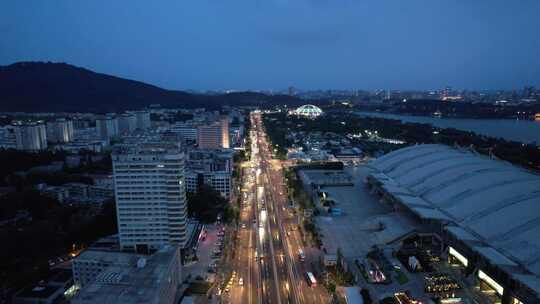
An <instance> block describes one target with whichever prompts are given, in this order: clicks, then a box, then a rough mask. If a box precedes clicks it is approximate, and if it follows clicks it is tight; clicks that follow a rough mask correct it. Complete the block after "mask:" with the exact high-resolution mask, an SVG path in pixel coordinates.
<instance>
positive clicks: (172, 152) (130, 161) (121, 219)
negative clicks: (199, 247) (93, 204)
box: [112, 143, 187, 252]
mask: <svg viewBox="0 0 540 304" xmlns="http://www.w3.org/2000/svg"><path fill="white" fill-rule="evenodd" d="M112 158H113V171H114V181H115V196H116V210H117V218H118V232H119V237H120V246H121V247H122V249H123V250H133V251H137V252H151V251H153V250H157V249H158V248H160V247H161V246H163V245H169V244H178V245H179V246H180V247H183V246H184V245H185V243H186V239H187V236H186V223H187V205H186V194H185V180H184V179H185V176H184V154H183V153H182V152H181V150H180V147H179V146H177V145H174V144H171V143H155V144H152V143H145V144H142V145H137V146H129V147H125V146H124V147H118V148H117V149H116V150H115V151H114V153H113V157H112Z"/></svg>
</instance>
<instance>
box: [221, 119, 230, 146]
mask: <svg viewBox="0 0 540 304" xmlns="http://www.w3.org/2000/svg"><path fill="white" fill-rule="evenodd" d="M221 147H222V148H224V149H229V148H230V140H229V117H228V116H225V115H224V116H221Z"/></svg>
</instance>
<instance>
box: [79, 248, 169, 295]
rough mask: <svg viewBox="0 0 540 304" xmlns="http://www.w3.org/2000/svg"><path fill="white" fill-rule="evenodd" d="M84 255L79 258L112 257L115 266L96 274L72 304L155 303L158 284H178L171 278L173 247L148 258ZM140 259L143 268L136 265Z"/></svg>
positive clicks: (96, 254)
mask: <svg viewBox="0 0 540 304" xmlns="http://www.w3.org/2000/svg"><path fill="white" fill-rule="evenodd" d="M86 252H88V253H87V254H86V255H84V253H83V254H81V256H84V258H97V259H108V256H114V257H113V258H114V259H117V260H118V262H119V263H117V264H115V266H111V267H108V268H107V269H105V270H104V271H103V272H102V273H100V274H99V275H98V277H97V279H96V282H94V283H92V284H90V285H89V286H88V287H85V288H83V289H82V290H81V292H80V293H79V294H78V295H77V296H76V298H75V299H74V302H73V303H99V302H101V303H156V299H158V298H159V297H160V296H161V295H160V292H161V291H162V290H161V287H162V286H163V285H162V284H164V283H165V284H173V283H174V282H178V278H176V279H173V278H171V267H172V264H173V263H174V261H175V259H179V256H178V255H179V253H178V248H177V247H166V248H164V249H162V250H159V251H157V252H156V253H154V254H153V255H151V256H139V255H136V254H127V253H111V252H104V251H97V250H87V251H86ZM141 258H145V261H146V263H145V264H144V263H143V264H144V265H141V264H140V259H141ZM122 261H126V262H128V263H126V264H123V263H122ZM138 261H139V265H138V263H137V262H138ZM173 273H174V272H173ZM164 280H166V282H164Z"/></svg>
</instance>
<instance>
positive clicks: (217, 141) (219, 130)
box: [197, 116, 230, 149]
mask: <svg viewBox="0 0 540 304" xmlns="http://www.w3.org/2000/svg"><path fill="white" fill-rule="evenodd" d="M197 142H198V144H199V148H201V149H221V148H224V149H228V148H229V147H230V143H229V117H228V116H221V117H220V119H219V121H216V122H213V123H210V124H203V125H199V127H198V129H197Z"/></svg>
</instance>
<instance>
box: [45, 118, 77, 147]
mask: <svg viewBox="0 0 540 304" xmlns="http://www.w3.org/2000/svg"><path fill="white" fill-rule="evenodd" d="M47 140H48V141H49V142H52V143H68V142H71V141H73V121H71V120H67V119H64V118H59V119H57V120H55V121H50V122H47Z"/></svg>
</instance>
